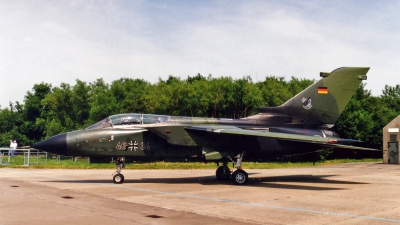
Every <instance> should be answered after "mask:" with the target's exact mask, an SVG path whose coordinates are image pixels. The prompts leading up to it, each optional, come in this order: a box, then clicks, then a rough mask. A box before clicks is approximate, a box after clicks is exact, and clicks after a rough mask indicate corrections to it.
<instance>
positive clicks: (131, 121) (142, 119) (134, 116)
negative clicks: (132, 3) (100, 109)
mask: <svg viewBox="0 0 400 225" xmlns="http://www.w3.org/2000/svg"><path fill="white" fill-rule="evenodd" d="M170 119H171V116H165V115H153V114H138V113H129V114H118V115H113V116H110V117H107V118H105V119H103V120H101V121H99V122H97V123H95V124H92V125H90V126H88V127H86V128H85V130H91V129H103V128H108V127H110V128H112V127H115V126H120V125H142V124H153V123H166V122H168V121H169V120H170Z"/></svg>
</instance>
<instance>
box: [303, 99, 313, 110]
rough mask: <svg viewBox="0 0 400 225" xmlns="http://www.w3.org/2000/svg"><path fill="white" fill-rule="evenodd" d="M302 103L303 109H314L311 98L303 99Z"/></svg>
mask: <svg viewBox="0 0 400 225" xmlns="http://www.w3.org/2000/svg"><path fill="white" fill-rule="evenodd" d="M301 101H302V102H303V108H304V109H307V110H309V109H311V108H312V105H311V97H308V98H303V99H301Z"/></svg>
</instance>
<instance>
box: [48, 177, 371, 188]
mask: <svg viewBox="0 0 400 225" xmlns="http://www.w3.org/2000/svg"><path fill="white" fill-rule="evenodd" d="M334 176H335V175H287V176H271V177H255V178H252V176H251V174H249V182H248V183H247V185H246V186H252V187H263V188H279V189H298V190H314V191H329V190H347V189H348V188H340V187H334V185H338V184H345V185H346V184H347V185H360V184H368V183H362V182H351V181H340V180H330V179H327V178H329V177H334ZM42 182H60V183H93V184H96V183H99V184H105V183H112V180H111V177H110V179H102V180H55V181H42ZM280 182H284V183H280ZM143 183H155V184H157V183H159V184H190V183H197V184H202V185H232V182H231V181H230V180H218V179H216V178H215V176H202V177H183V178H141V179H132V178H130V177H125V181H124V184H143ZM304 183H307V185H304ZM317 184H323V186H321V185H320V186H318V185H317ZM116 185H121V184H116ZM122 185H123V184H122ZM330 185H332V186H330Z"/></svg>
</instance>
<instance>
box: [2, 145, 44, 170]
mask: <svg viewBox="0 0 400 225" xmlns="http://www.w3.org/2000/svg"><path fill="white" fill-rule="evenodd" d="M14 155H23V156H24V163H23V165H24V166H30V165H32V164H36V165H39V158H40V157H43V158H45V163H47V158H48V153H47V152H44V151H40V150H37V149H16V150H15V153H14ZM11 157H12V156H11V150H10V148H0V165H10V163H11Z"/></svg>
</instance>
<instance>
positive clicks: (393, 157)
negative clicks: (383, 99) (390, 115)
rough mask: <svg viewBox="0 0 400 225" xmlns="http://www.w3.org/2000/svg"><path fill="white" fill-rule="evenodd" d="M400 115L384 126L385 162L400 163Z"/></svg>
mask: <svg viewBox="0 0 400 225" xmlns="http://www.w3.org/2000/svg"><path fill="white" fill-rule="evenodd" d="M399 140H400V115H399V116H397V117H396V118H395V119H394V120H392V122H390V123H388V124H387V125H386V126H385V127H384V128H383V148H382V149H383V163H391V164H399V162H400V159H399Z"/></svg>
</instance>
